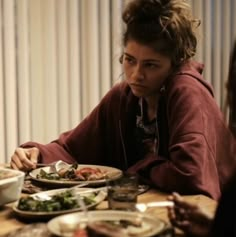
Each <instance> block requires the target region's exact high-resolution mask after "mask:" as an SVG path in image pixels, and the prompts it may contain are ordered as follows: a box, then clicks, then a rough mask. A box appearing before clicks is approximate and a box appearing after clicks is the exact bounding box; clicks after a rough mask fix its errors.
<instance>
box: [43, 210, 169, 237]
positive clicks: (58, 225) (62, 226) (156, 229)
mask: <svg viewBox="0 0 236 237" xmlns="http://www.w3.org/2000/svg"><path fill="white" fill-rule="evenodd" d="M88 217H89V220H90V221H119V220H129V221H134V220H135V219H137V220H142V223H143V224H144V225H145V226H146V230H145V233H144V232H143V233H140V234H136V235H132V236H133V237H149V236H154V235H157V234H159V233H161V232H162V231H163V230H165V228H166V227H167V224H166V222H164V221H163V220H160V219H158V218H156V217H153V216H150V214H149V215H147V214H143V213H139V212H129V211H116V210H105V211H89V212H88ZM86 221H87V217H86V216H85V214H84V213H82V212H80V213H72V214H68V215H62V216H59V217H56V218H53V219H52V220H50V221H49V222H48V224H47V225H48V229H49V231H50V232H51V233H52V234H55V235H57V236H63V237H72V236H73V233H74V231H75V230H76V228H77V226H79V224H82V226H84V225H86V224H85V223H86ZM130 236H131V235H130Z"/></svg>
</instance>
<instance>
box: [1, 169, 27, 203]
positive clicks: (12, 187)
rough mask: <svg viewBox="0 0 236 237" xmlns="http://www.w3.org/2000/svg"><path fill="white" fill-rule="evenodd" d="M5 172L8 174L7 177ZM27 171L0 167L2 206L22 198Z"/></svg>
mask: <svg viewBox="0 0 236 237" xmlns="http://www.w3.org/2000/svg"><path fill="white" fill-rule="evenodd" d="M5 174H8V175H9V176H10V177H8V175H7V176H6V177H5ZM24 177H25V173H24V172H22V171H19V170H13V169H8V168H0V206H2V205H4V204H7V203H10V202H14V201H16V200H18V199H19V198H20V195H21V190H22V187H23V184H24Z"/></svg>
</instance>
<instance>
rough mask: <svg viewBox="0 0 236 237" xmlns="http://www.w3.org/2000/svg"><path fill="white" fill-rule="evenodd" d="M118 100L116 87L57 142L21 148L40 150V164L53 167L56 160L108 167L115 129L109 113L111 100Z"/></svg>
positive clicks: (26, 144) (28, 145) (32, 144)
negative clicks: (111, 137) (112, 132)
mask: <svg viewBox="0 0 236 237" xmlns="http://www.w3.org/2000/svg"><path fill="white" fill-rule="evenodd" d="M116 97H119V87H118V85H117V86H114V87H113V88H112V89H111V90H110V91H109V92H108V93H107V94H106V95H105V96H104V97H103V99H102V100H101V102H100V103H99V104H98V105H97V106H96V107H95V108H94V109H93V111H92V112H91V113H90V114H89V115H88V116H87V117H86V118H85V119H84V120H83V121H82V122H81V123H80V124H78V126H77V127H75V128H74V129H72V130H70V131H67V132H64V133H62V134H61V135H60V136H59V138H58V139H56V140H54V141H52V142H50V143H48V144H40V143H36V142H27V143H25V144H22V145H21V147H23V148H29V147H37V148H38V149H39V150H40V162H43V163H50V162H53V161H55V160H63V161H66V162H68V163H73V162H79V163H81V164H100V165H104V164H108V163H109V162H107V160H105V159H108V158H107V157H108V155H107V150H108V148H107V147H106V144H109V141H110V134H108V131H110V130H111V129H108V123H107V118H109V119H110V120H109V126H111V127H114V126H115V125H114V120H113V119H112V118H111V115H110V113H109V106H110V103H111V101H112V100H117V99H116Z"/></svg>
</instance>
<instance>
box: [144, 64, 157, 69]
mask: <svg viewBox="0 0 236 237" xmlns="http://www.w3.org/2000/svg"><path fill="white" fill-rule="evenodd" d="M146 67H148V68H158V67H159V65H157V64H154V63H146Z"/></svg>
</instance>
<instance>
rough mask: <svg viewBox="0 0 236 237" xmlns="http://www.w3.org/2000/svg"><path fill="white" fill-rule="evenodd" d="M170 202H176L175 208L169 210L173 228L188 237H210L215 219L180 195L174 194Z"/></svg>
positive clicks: (170, 197)
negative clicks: (181, 231) (176, 228)
mask: <svg viewBox="0 0 236 237" xmlns="http://www.w3.org/2000/svg"><path fill="white" fill-rule="evenodd" d="M168 200H170V201H173V202H174V206H173V207H169V208H168V217H169V219H170V221H171V223H172V225H173V226H175V227H178V228H179V229H181V230H183V231H184V232H185V233H186V234H187V235H188V236H195V237H206V236H208V233H209V231H210V228H211V224H212V219H213V217H210V216H209V214H208V213H206V212H205V211H204V210H203V209H202V208H201V207H200V206H198V205H196V204H192V203H189V202H187V201H185V200H184V199H183V198H182V197H181V196H180V195H179V194H178V193H173V194H172V195H171V196H169V197H168Z"/></svg>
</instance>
